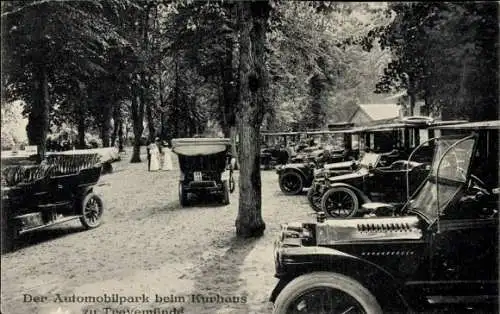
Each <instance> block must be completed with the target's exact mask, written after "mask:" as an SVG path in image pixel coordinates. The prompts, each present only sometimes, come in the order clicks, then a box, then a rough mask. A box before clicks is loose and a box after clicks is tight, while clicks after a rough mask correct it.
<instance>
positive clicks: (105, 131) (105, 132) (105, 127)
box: [101, 104, 112, 147]
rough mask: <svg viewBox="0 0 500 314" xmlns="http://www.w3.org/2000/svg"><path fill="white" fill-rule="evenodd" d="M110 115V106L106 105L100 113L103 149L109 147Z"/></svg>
mask: <svg viewBox="0 0 500 314" xmlns="http://www.w3.org/2000/svg"><path fill="white" fill-rule="evenodd" d="M111 113H112V105H111V104H106V105H105V106H104V108H103V112H102V121H101V140H102V146H103V147H109V145H110V136H109V135H110V134H109V133H110V131H111V117H112V115H111Z"/></svg>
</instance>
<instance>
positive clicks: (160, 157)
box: [147, 137, 173, 171]
mask: <svg viewBox="0 0 500 314" xmlns="http://www.w3.org/2000/svg"><path fill="white" fill-rule="evenodd" d="M147 148H148V171H158V170H172V169H173V166H172V156H171V154H170V147H169V146H168V144H166V143H162V142H161V140H160V138H158V137H157V138H156V139H155V141H154V142H152V143H150V144H149V145H148V147H147Z"/></svg>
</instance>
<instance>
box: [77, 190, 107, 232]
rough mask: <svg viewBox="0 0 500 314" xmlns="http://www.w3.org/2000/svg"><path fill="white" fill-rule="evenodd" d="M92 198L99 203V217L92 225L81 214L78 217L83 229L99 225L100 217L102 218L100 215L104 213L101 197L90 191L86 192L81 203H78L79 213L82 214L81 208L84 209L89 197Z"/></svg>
mask: <svg viewBox="0 0 500 314" xmlns="http://www.w3.org/2000/svg"><path fill="white" fill-rule="evenodd" d="M92 198H95V199H96V200H97V203H98V204H99V207H100V209H101V214H100V215H99V219H98V221H97V223H96V224H94V225H90V224H89V223H88V222H87V220H86V219H85V216H82V217H80V222H81V223H82V225H83V226H84V227H85V229H94V228H97V227H99V226H100V225H101V222H102V221H101V218H102V215H103V214H104V203H103V201H102V199H101V197H100V196H99V195H97V194H95V193H94V192H90V193H88V194H87V195H85V197H84V198H83V200H82V202H81V204H80V206H81V207H80V210H81V214H82V215H83V214H84V213H83V210H84V209H85V206H86V205H87V203H88V202H89V201H90V199H92Z"/></svg>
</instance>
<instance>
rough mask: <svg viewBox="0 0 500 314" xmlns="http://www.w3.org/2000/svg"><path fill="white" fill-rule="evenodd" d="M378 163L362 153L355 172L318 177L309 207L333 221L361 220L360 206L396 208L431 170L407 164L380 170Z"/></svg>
mask: <svg viewBox="0 0 500 314" xmlns="http://www.w3.org/2000/svg"><path fill="white" fill-rule="evenodd" d="M380 160H381V155H380V154H375V153H365V154H364V156H363V158H362V159H361V162H360V164H359V167H358V169H357V170H356V171H353V172H351V173H347V174H342V175H337V176H326V177H322V178H321V177H317V178H316V179H315V181H314V184H313V186H312V187H311V189H310V190H309V192H308V200H309V203H310V204H311V207H312V208H313V209H314V210H316V211H318V210H321V211H323V212H325V213H327V214H328V215H329V216H331V217H335V218H347V217H354V216H362V215H363V214H364V212H363V208H362V207H361V205H362V204H363V203H368V202H389V201H390V202H393V203H394V205H395V206H396V207H397V206H399V205H401V204H402V203H404V202H406V200H407V199H408V197H409V195H411V194H412V193H413V192H414V191H415V190H416V189H417V188H418V186H419V185H420V184H421V183H422V181H423V180H424V179H425V178H426V177H427V174H428V172H429V169H430V166H429V164H427V163H419V162H414V161H407V160H397V161H395V162H393V163H392V164H390V165H389V166H385V167H380ZM407 176H408V178H407Z"/></svg>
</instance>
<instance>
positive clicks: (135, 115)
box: [130, 86, 144, 163]
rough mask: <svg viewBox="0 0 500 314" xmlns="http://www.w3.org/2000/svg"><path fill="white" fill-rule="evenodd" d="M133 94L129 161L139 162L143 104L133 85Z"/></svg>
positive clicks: (142, 127) (136, 87)
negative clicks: (132, 139) (132, 133)
mask: <svg viewBox="0 0 500 314" xmlns="http://www.w3.org/2000/svg"><path fill="white" fill-rule="evenodd" d="M133 88H134V91H133V96H132V106H131V113H132V124H133V129H134V148H133V151H132V158H131V160H130V162H131V163H137V162H141V137H142V132H143V131H144V126H143V121H144V104H143V103H142V101H141V100H140V99H139V98H140V97H139V95H138V91H137V89H138V88H139V87H138V86H134V87H133Z"/></svg>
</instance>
